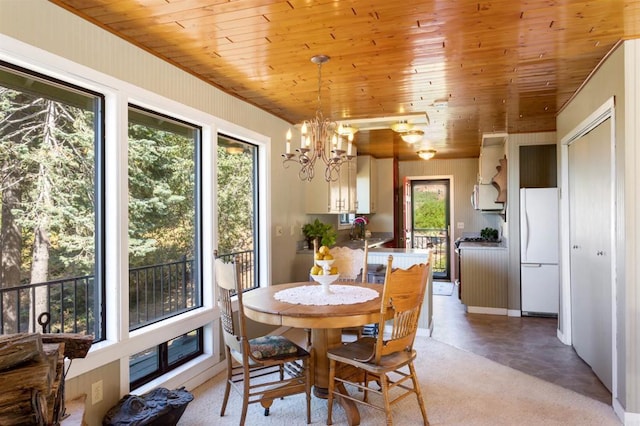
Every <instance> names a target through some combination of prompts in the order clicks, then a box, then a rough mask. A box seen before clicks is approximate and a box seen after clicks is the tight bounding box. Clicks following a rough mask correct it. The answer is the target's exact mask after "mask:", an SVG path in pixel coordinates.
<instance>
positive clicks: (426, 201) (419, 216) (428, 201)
mask: <svg viewBox="0 0 640 426" xmlns="http://www.w3.org/2000/svg"><path fill="white" fill-rule="evenodd" d="M413 203H414V205H415V206H416V207H415V210H414V213H413V217H414V219H413V220H414V227H415V228H423V229H443V228H445V218H446V210H445V208H446V206H445V200H444V199H443V198H442V197H441V196H439V195H438V194H437V193H434V192H429V191H420V192H416V193H415V194H414V199H413Z"/></svg>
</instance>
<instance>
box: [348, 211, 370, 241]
mask: <svg viewBox="0 0 640 426" xmlns="http://www.w3.org/2000/svg"><path fill="white" fill-rule="evenodd" d="M368 223H369V220H368V219H367V218H366V217H364V216H358V217H356V218H355V219H354V220H353V223H352V224H351V230H350V231H349V237H350V238H351V239H352V240H362V239H364V236H365V233H366V232H365V228H366V226H367V224H368Z"/></svg>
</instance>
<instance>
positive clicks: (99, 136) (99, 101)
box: [0, 56, 108, 343]
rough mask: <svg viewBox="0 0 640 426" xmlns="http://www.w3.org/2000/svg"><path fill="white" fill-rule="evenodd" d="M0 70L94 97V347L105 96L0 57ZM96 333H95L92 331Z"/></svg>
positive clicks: (100, 320) (101, 324)
mask: <svg viewBox="0 0 640 426" xmlns="http://www.w3.org/2000/svg"><path fill="white" fill-rule="evenodd" d="M0 68H4V69H6V70H8V72H13V73H16V74H23V75H25V76H29V77H32V78H34V79H37V80H40V81H41V82H43V84H47V85H50V86H55V87H57V88H59V89H61V90H65V91H70V92H79V93H81V94H82V95H84V96H87V97H94V98H95V102H94V106H93V113H94V116H95V118H94V141H93V151H94V152H93V154H94V176H93V178H94V194H95V206H94V226H93V228H94V232H95V236H94V250H95V258H94V268H93V269H94V278H93V279H94V282H97V283H99V288H98V290H97V293H96V295H97V296H98V297H99V301H98V302H97V304H96V305H97V306H99V312H98V313H97V314H96V319H95V322H96V324H98V326H97V328H98V329H99V333H100V336H99V337H97V338H96V340H94V343H97V342H101V341H104V340H105V339H106V335H107V326H106V317H107V310H108V306H107V301H106V294H107V293H106V286H105V279H104V278H105V274H106V258H105V232H106V228H105V217H106V212H105V208H104V206H105V179H104V177H105V172H106V170H105V146H106V142H105V121H106V118H105V116H106V114H105V106H106V100H105V95H104V94H103V93H101V92H100V91H97V90H95V89H94V88H89V87H84V86H81V85H78V84H76V83H75V82H72V81H67V80H65V79H62V78H60V77H59V76H55V75H51V74H46V73H43V72H42V71H41V70H38V69H36V68H31V67H25V66H23V65H20V64H16V63H15V62H10V61H8V60H7V59H6V58H3V57H2V56H0ZM94 330H95V329H94Z"/></svg>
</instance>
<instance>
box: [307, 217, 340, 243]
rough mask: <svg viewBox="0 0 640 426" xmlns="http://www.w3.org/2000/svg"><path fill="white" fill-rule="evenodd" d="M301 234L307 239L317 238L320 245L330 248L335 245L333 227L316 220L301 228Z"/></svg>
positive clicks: (335, 235)
mask: <svg viewBox="0 0 640 426" xmlns="http://www.w3.org/2000/svg"><path fill="white" fill-rule="evenodd" d="M302 233H303V234H304V236H305V237H307V238H309V239H314V238H319V239H320V244H322V245H323V246H327V247H331V246H333V245H334V244H335V243H336V238H337V234H336V230H335V229H334V228H333V225H331V224H328V223H323V222H321V221H320V220H319V219H318V218H316V220H315V221H313V222H311V223H307V224H305V225H304V226H303V227H302Z"/></svg>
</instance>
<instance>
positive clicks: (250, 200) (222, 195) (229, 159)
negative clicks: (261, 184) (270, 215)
mask: <svg viewBox="0 0 640 426" xmlns="http://www.w3.org/2000/svg"><path fill="white" fill-rule="evenodd" d="M217 166H218V191H217V195H218V252H219V253H221V254H225V253H234V252H238V251H245V250H252V249H253V234H254V210H255V206H254V192H255V189H254V165H253V156H252V155H248V154H247V153H243V154H240V155H238V154H231V153H229V152H227V150H226V148H225V146H224V144H222V143H219V144H218V162H217Z"/></svg>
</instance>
